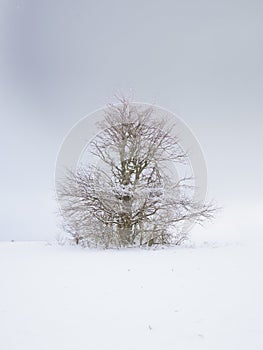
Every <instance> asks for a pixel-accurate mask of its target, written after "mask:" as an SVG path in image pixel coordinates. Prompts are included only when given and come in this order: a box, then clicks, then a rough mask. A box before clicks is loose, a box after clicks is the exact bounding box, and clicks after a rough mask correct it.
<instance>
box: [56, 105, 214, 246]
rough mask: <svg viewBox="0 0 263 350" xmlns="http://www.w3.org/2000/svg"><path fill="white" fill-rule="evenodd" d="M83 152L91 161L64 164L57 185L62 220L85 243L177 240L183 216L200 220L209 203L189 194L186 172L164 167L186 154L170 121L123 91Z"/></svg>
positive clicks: (134, 243)
mask: <svg viewBox="0 0 263 350" xmlns="http://www.w3.org/2000/svg"><path fill="white" fill-rule="evenodd" d="M100 128H101V132H100V133H99V134H98V135H97V136H96V137H95V138H94V139H93V141H92V142H91V143H90V145H89V147H88V148H87V152H88V153H90V155H92V157H93V158H95V159H97V162H96V164H95V165H94V164H93V165H91V164H90V165H89V164H88V165H82V166H79V167H78V169H77V170H76V171H69V170H68V171H67V174H66V177H65V180H64V181H63V182H61V184H60V188H59V191H58V196H59V199H60V201H61V202H62V203H63V205H62V207H61V213H62V216H63V226H64V228H65V230H66V231H67V232H69V233H70V235H71V236H72V237H73V238H74V240H75V242H76V243H77V244H82V245H83V246H104V247H129V246H143V245H147V246H152V245H156V244H180V243H181V242H182V241H183V240H184V239H185V238H186V236H187V232H184V231H183V230H182V227H183V225H182V223H184V222H186V221H191V222H201V221H203V220H204V219H206V218H210V217H211V216H212V214H213V211H214V209H213V207H212V206H211V205H209V204H208V205H204V204H203V203H202V204H201V203H198V202H195V201H194V200H193V196H192V190H193V188H192V186H191V179H190V178H188V177H186V176H184V177H182V178H179V179H178V178H177V179H175V178H174V177H173V176H172V174H171V171H169V169H170V168H171V165H172V166H175V167H176V166H177V165H178V164H182V163H184V162H186V161H187V154H186V153H185V152H184V151H183V150H182V148H181V147H180V145H179V141H178V139H177V138H175V137H174V136H172V134H171V129H170V128H171V126H170V125H168V124H167V123H166V122H165V119H163V120H160V119H155V118H154V117H153V110H152V108H151V107H149V108H139V107H138V106H136V105H134V104H132V103H130V102H129V100H127V99H125V98H123V99H121V100H120V103H119V104H117V105H111V106H109V108H108V109H107V110H106V112H105V118H104V121H103V123H102V124H101V125H100Z"/></svg>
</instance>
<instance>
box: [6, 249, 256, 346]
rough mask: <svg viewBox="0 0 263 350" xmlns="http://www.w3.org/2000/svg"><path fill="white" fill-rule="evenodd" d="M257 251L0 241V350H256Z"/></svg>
mask: <svg viewBox="0 0 263 350" xmlns="http://www.w3.org/2000/svg"><path fill="white" fill-rule="evenodd" d="M262 249H263V244H256V243H255V244H253V243H251V244H248V243H244V242H243V243H233V242H232V243H227V244H223V243H222V242H221V243H219V244H218V243H214V244H213V243H206V244H205V243H200V244H197V245H195V246H192V247H189V246H188V247H181V248H170V249H166V250H155V251H153V250H150V251H147V250H139V249H129V250H126V251H124V250H120V251H117V250H109V251H90V250H84V249H80V248H77V247H70V246H59V245H57V244H55V243H54V244H48V243H41V242H38V243H37V242H31V243H30V242H17V243H16V242H15V243H11V242H10V243H9V242H2V243H0V276H1V290H0V333H1V336H0V349H1V350H18V349H19V350H36V349H37V350H58V349H61V350H73V349H76V350H82V349H83V350H84V349H85V350H87V349H91V350H97V349H98V350H106V349H107V350H111V349H112V350H113V349H114V350H124V349H125V350H126V349H127V350H137V349H138V350H139V349H143V350H144V349H151V350H155V349H156V350H157V349H158V350H159V349H165V350H170V349H171V350H181V349H182V350H188V349H195V350H198V349H209V350H212V349H213V350H216V349H220V350H228V349H229V350H235V349H237V350H242V349H244V350H247V349H253V350H261V349H263V337H262V333H263V322H262V317H263V302H262V296H263V274H262V266H263V254H262Z"/></svg>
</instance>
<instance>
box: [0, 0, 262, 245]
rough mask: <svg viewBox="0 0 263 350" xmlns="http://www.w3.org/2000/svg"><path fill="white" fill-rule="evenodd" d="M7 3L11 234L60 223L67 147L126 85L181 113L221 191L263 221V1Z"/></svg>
mask: <svg viewBox="0 0 263 350" xmlns="http://www.w3.org/2000/svg"><path fill="white" fill-rule="evenodd" d="M0 4H1V9H0V16H1V17H0V40H1V41H0V45H1V46H0V50H1V58H0V92H1V95H0V99H1V100H0V103H1V105H0V113H1V114H0V115H1V125H2V127H1V151H0V152H1V185H0V186H1V202H0V209H1V231H0V240H10V239H15V240H19V239H22V240H25V239H52V238H53V237H54V236H55V235H56V233H57V232H58V231H57V228H56V216H55V214H54V211H55V201H54V199H53V198H54V169H55V162H56V156H57V153H58V151H59V147H60V145H61V143H62V141H63V138H64V136H65V135H66V133H67V132H68V131H69V130H70V128H71V127H72V126H73V125H74V124H75V123H76V122H77V121H78V120H79V119H81V118H82V117H83V116H85V115H87V114H89V113H90V112H92V111H93V110H95V109H98V108H100V107H102V106H104V105H105V104H107V103H108V102H114V99H113V95H114V94H116V93H118V92H122V93H124V94H130V93H132V95H133V97H134V100H135V101H141V102H148V103H155V104H157V105H160V106H162V107H164V108H167V109H169V110H171V111H173V112H176V113H177V114H178V115H179V116H181V117H182V118H183V120H184V121H185V122H186V124H187V125H188V126H189V127H190V128H191V130H192V132H193V133H194V134H195V135H196V137H197V139H198V140H199V142H200V143H201V145H202V148H203V152H204V154H205V157H206V162H207V168H208V176H209V178H208V180H209V197H210V198H214V199H215V200H216V201H217V202H218V203H219V205H221V206H223V207H225V213H226V214H225V215H226V216H227V215H228V218H230V217H231V215H230V212H231V210H234V211H235V213H236V214H235V215H236V219H235V220H236V221H238V216H239V214H240V220H241V222H242V223H243V224H239V225H240V226H242V227H243V230H244V229H246V230H248V229H249V230H253V229H261V228H263V226H262V224H261V223H260V220H256V219H257V218H258V217H260V214H259V213H261V212H262V209H263V205H262V198H263V186H262V179H263V165H262V151H263V137H262V133H263V113H262V112H263V96H262V95H263V65H262V62H263V20H262V19H263V2H262V1H260V0H245V1H244V0H243V1H242V0H237V1H233V0H227V1H226V0H221V1H218V0H217V1H213V0H209V1H208V0H202V1H198V0H181V1H177V0H171V1H165V0H162V1H143V0H140V1H137V0H133V1H123V0H122V1H110V0H107V1H106V0H104V1H91V0H90V1H87V0H86V1H84V0H65V1H59V0H57V1H53V0H52V1H51V0H45V1H37V0H24V1H23V0H16V1H14V0H1V3H0ZM230 208H232V209H231V210H230ZM233 208H234V209H233ZM255 213H257V214H255ZM218 220H220V219H218ZM226 225H227V224H226ZM210 230H213V226H210Z"/></svg>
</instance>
